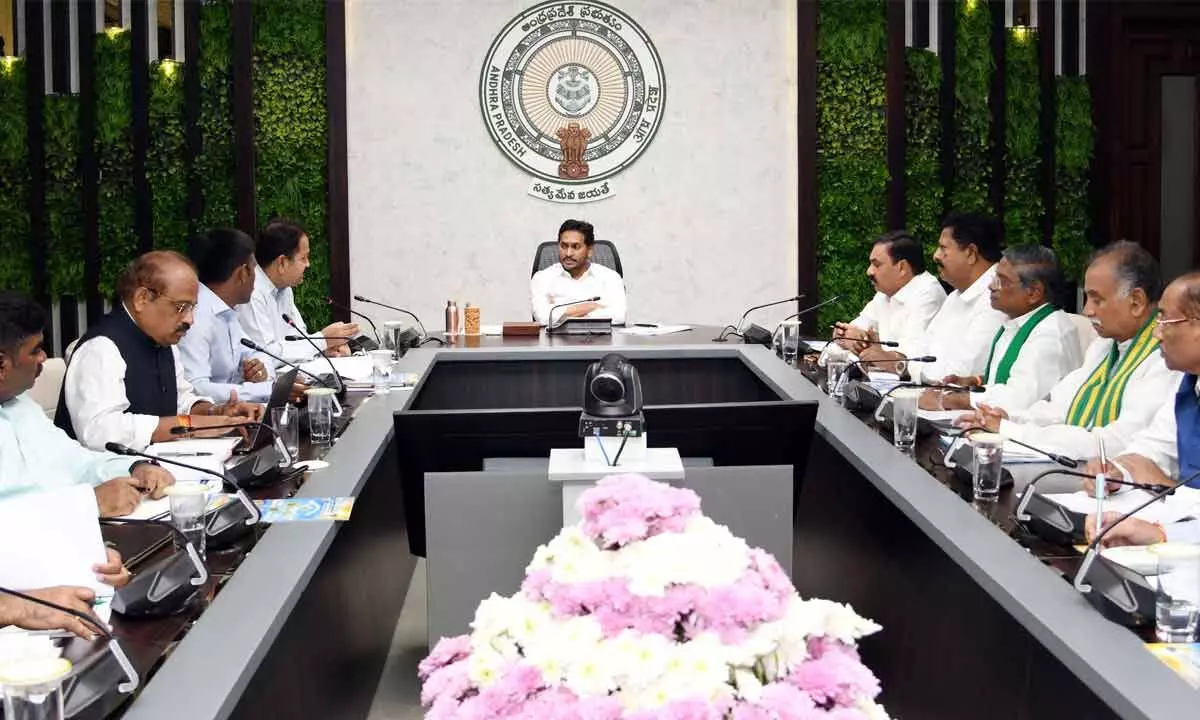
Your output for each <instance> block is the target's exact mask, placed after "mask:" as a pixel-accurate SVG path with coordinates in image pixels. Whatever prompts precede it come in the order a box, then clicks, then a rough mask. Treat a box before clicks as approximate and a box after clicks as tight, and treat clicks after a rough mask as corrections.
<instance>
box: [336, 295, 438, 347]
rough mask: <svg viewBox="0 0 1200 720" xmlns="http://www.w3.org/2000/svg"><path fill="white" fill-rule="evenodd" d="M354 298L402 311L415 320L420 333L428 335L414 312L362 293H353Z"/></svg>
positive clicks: (369, 303)
mask: <svg viewBox="0 0 1200 720" xmlns="http://www.w3.org/2000/svg"><path fill="white" fill-rule="evenodd" d="M354 299H355V300H357V301H359V302H361V303H366V304H368V305H378V306H379V307H382V308H387V309H388V310H395V311H396V312H402V313H404V314H405V315H408V316H409V317H411V318H412V319H413V320H416V321H417V326H418V327H420V328H421V334H422V335H424V336H426V337H428V335H429V333H427V332H425V324H424V323H422V322H421V318H419V317H417V316H416V314H415V313H413V312H412V311H410V310H405V309H404V308H401V307H396V306H395V305H388V304H387V303H381V302H379V301H378V300H370V299H368V298H365V297H363V296H362V295H355V296H354Z"/></svg>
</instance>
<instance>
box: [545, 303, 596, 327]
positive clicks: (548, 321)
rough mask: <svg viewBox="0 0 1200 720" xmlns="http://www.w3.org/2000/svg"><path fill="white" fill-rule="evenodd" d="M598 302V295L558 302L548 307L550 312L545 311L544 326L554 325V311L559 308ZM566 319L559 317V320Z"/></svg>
mask: <svg viewBox="0 0 1200 720" xmlns="http://www.w3.org/2000/svg"><path fill="white" fill-rule="evenodd" d="M589 302H600V296H599V295H597V296H596V297H590V298H584V299H582V300H572V301H571V302H565V303H559V304H557V305H555V306H554V307H552V308H550V312H548V313H546V327H554V311H555V310H557V309H559V308H565V307H571V306H572V305H580V304H582V303H589ZM563 320H566V318H565V317H563V318H560V319H559V322H562V321H563Z"/></svg>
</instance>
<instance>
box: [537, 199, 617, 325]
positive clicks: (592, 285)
mask: <svg viewBox="0 0 1200 720" xmlns="http://www.w3.org/2000/svg"><path fill="white" fill-rule="evenodd" d="M595 245H596V231H595V229H594V228H593V227H592V224H591V223H589V222H584V221H582V220H567V221H566V222H564V223H563V224H562V225H561V226H559V228H558V262H557V263H555V264H554V265H551V266H550V267H547V268H545V269H542V270H539V271H538V272H536V273H534V274H533V277H532V278H530V279H529V303H530V305H531V306H532V308H533V317H534V319H535V320H537V321H538V322H539V323H541V324H543V325H557V324H558V323H560V322H562V321H563V320H565V319H567V318H577V317H592V318H607V319H610V320H612V321H613V324H614V325H624V324H625V281H624V280H623V279H622V278H621V276H620V275H618V274H617V271H616V270H612V269H610V268H607V267H604V266H603V265H600V264H598V263H594V262H592V250H593V248H594V247H595ZM593 297H596V298H600V299H599V300H587V298H593ZM579 300H586V302H576V301H579ZM564 303H574V304H572V305H567V306H565V307H556V306H558V305H562V304H564ZM551 314H553V317H551Z"/></svg>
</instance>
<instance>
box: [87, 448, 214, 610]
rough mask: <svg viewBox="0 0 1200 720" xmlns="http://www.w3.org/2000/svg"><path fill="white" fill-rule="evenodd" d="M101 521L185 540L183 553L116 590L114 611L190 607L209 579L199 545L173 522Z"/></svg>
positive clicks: (152, 566)
mask: <svg viewBox="0 0 1200 720" xmlns="http://www.w3.org/2000/svg"><path fill="white" fill-rule="evenodd" d="M110 444H115V443H110ZM100 524H101V525H110V526H121V525H148V526H152V527H161V528H166V529H167V530H169V531H170V532H171V534H172V535H174V536H175V538H176V539H178V540H181V541H182V543H183V550H184V551H183V552H182V553H179V552H175V553H171V554H170V555H168V556H167V557H165V558H163V559H162V560H159V561H157V562H155V563H153V564H151V565H150V566H148V567H146V568H143V569H142V570H139V571H138V573H137V575H134V577H133V579H132V580H130V582H129V584H128V585H126V586H125V587H123V588H120V589H119V590H117V592H116V594H115V595H114V596H113V603H112V609H113V612H116V613H119V614H121V615H124V616H126V617H140V618H154V617H169V616H171V615H175V614H177V613H179V612H180V611H181V610H183V609H184V608H185V607H187V606H188V605H189V604H190V603H191V602H192V600H193V599H195V597H196V595H198V594H199V593H200V592H201V591H202V589H203V587H204V585H205V583H207V582H208V568H206V567H205V566H204V560H203V559H202V558H201V557H200V553H199V552H197V551H196V546H195V545H193V544H192V541H191V540H189V539H188V537H187V535H184V534H183V532H182V531H180V529H179V528H177V527H175V526H174V525H173V524H172V523H171V522H169V521H166V520H134V519H128V518H108V517H102V518H100ZM193 573H195V574H193Z"/></svg>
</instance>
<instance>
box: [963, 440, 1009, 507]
mask: <svg viewBox="0 0 1200 720" xmlns="http://www.w3.org/2000/svg"><path fill="white" fill-rule="evenodd" d="M969 441H970V443H971V449H972V452H973V454H974V456H975V458H974V459H975V472H974V474H973V476H972V477H973V480H974V485H975V502H980V503H992V502H996V501H997V500H999V499H1000V477H1001V473H1002V472H1003V470H1004V438H1003V437H1002V436H1000V435H997V434H996V433H985V432H980V433H973V434H972V435H971V436H970V438H969Z"/></svg>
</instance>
